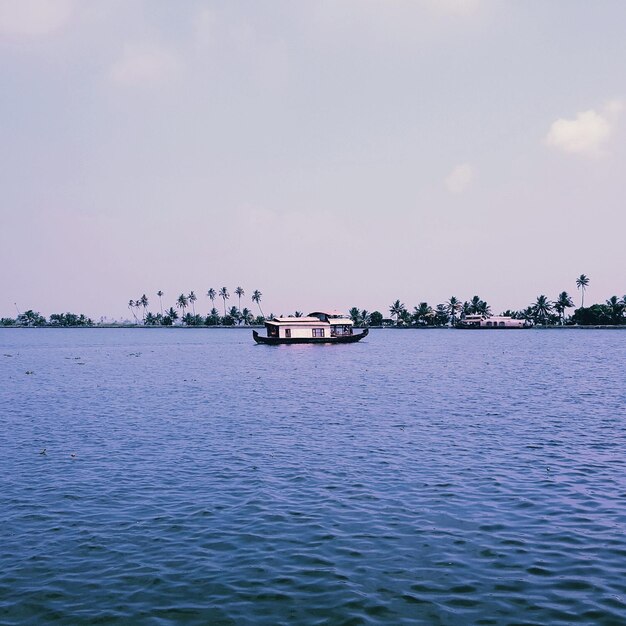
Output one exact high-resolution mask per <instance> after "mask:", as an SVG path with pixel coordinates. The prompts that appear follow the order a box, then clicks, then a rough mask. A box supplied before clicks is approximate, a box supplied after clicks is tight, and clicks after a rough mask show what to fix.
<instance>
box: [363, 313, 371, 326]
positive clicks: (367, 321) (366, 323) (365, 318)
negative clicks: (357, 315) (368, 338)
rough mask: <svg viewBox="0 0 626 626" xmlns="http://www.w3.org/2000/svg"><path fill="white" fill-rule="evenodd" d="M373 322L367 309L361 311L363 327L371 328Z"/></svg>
mask: <svg viewBox="0 0 626 626" xmlns="http://www.w3.org/2000/svg"><path fill="white" fill-rule="evenodd" d="M371 320H372V316H371V314H370V312H369V311H366V310H365V309H363V310H362V311H361V325H362V326H369V324H370V322H371Z"/></svg>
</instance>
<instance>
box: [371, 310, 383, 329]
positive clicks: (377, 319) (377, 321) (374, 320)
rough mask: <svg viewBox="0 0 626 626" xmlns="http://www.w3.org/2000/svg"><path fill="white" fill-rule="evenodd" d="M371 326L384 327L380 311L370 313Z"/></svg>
mask: <svg viewBox="0 0 626 626" xmlns="http://www.w3.org/2000/svg"><path fill="white" fill-rule="evenodd" d="M370 324H371V325H372V326H382V325H383V314H382V313H381V312H380V311H373V312H372V313H370Z"/></svg>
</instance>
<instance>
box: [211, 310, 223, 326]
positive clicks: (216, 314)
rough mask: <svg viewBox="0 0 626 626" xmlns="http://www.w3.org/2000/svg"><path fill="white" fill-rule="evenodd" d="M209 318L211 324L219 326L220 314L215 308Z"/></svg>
mask: <svg viewBox="0 0 626 626" xmlns="http://www.w3.org/2000/svg"><path fill="white" fill-rule="evenodd" d="M209 318H211V323H212V324H214V325H215V326H217V325H218V324H219V321H220V312H219V311H218V310H217V309H216V308H215V307H213V308H212V309H211V312H210V313H209Z"/></svg>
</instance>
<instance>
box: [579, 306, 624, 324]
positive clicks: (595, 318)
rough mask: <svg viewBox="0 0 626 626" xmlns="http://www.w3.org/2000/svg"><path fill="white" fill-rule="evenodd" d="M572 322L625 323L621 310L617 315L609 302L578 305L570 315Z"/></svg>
mask: <svg viewBox="0 0 626 626" xmlns="http://www.w3.org/2000/svg"><path fill="white" fill-rule="evenodd" d="M572 321H573V322H574V324H579V325H581V326H617V325H621V324H625V323H626V319H625V318H624V315H623V311H622V313H621V314H620V315H619V316H618V315H616V311H615V310H614V309H613V307H612V306H611V305H609V304H592V305H591V306H590V307H582V306H581V307H580V308H579V309H576V311H574V315H572Z"/></svg>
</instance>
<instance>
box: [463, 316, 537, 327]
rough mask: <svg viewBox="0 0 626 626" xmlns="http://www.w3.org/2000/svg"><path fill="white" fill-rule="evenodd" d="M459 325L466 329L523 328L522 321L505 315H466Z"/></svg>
mask: <svg viewBox="0 0 626 626" xmlns="http://www.w3.org/2000/svg"><path fill="white" fill-rule="evenodd" d="M461 325H462V326H464V327H466V328H524V327H525V326H526V323H525V322H524V320H517V319H514V318H512V317H507V316H505V315H492V316H491V317H485V316H484V315H466V316H465V317H464V318H463V319H462V320H461Z"/></svg>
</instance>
